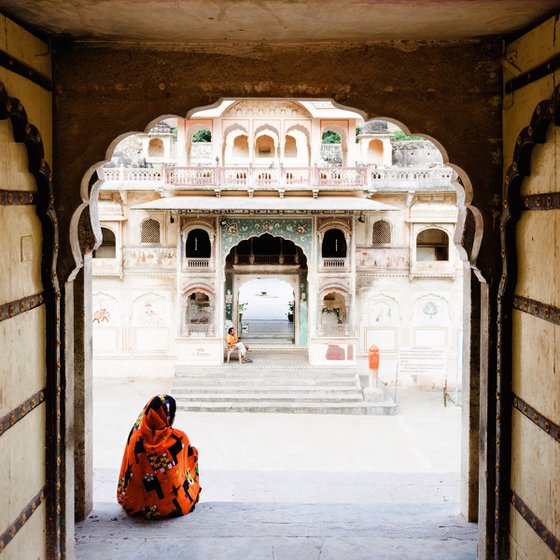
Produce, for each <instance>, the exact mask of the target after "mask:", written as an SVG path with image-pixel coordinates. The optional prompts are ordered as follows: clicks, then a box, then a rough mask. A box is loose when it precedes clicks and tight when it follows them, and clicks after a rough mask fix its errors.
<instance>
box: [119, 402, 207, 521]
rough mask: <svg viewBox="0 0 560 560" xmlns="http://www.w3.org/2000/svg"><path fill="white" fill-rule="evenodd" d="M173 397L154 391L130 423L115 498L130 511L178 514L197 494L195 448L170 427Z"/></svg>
mask: <svg viewBox="0 0 560 560" xmlns="http://www.w3.org/2000/svg"><path fill="white" fill-rule="evenodd" d="M175 409H176V404H175V399H174V398H173V397H171V396H170V395H157V396H156V397H154V398H153V399H152V400H151V401H150V402H149V403H148V404H147V405H146V406H145V407H144V410H143V411H142V413H141V414H140V416H139V417H138V420H137V421H136V423H135V424H134V426H133V427H132V430H131V431H130V434H129V436H128V440H127V442H126V447H125V450H124V456H123V460H122V466H121V472H120V475H119V483H118V488H117V500H118V502H119V504H121V506H122V507H123V509H124V510H125V511H126V513H128V514H129V515H143V516H144V517H146V519H157V518H160V517H179V516H181V515H186V514H187V513H190V512H191V511H193V510H194V506H195V505H196V503H197V502H198V499H199V496H200V483H199V478H198V451H197V450H196V448H195V447H193V446H192V445H191V444H190V442H189V438H188V437H187V435H186V434H185V433H184V432H182V431H181V430H176V429H174V428H172V427H171V426H172V425H173V420H174V419H175Z"/></svg>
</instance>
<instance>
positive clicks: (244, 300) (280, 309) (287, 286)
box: [225, 233, 308, 349]
mask: <svg viewBox="0 0 560 560" xmlns="http://www.w3.org/2000/svg"><path fill="white" fill-rule="evenodd" d="M225 279H226V286H225V294H226V309H225V311H226V316H225V325H226V328H227V327H228V326H234V327H236V330H237V332H238V333H239V334H240V336H241V337H242V338H243V339H244V340H245V342H248V343H249V345H250V346H252V347H254V348H261V349H266V348H294V349H295V348H300V349H307V332H308V325H307V321H308V313H307V257H306V256H305V253H304V252H303V250H302V249H301V247H299V246H298V245H296V244H295V243H294V242H293V241H291V240H289V239H285V238H284V237H282V236H274V235H271V234H270V233H263V234H262V235H259V236H251V237H248V238H247V239H243V240H241V241H239V243H237V245H234V246H233V247H232V249H231V251H230V252H229V254H228V256H227V258H226V262H225ZM228 294H231V295H228ZM228 297H230V298H231V304H230V305H228V303H227V302H228Z"/></svg>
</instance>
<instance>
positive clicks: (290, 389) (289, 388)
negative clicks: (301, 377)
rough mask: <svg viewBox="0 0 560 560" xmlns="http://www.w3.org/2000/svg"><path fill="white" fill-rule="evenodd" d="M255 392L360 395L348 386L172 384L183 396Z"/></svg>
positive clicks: (352, 387) (176, 391)
mask: <svg viewBox="0 0 560 560" xmlns="http://www.w3.org/2000/svg"><path fill="white" fill-rule="evenodd" d="M255 392H258V393H261V394H267V393H270V394H277V393H285V394H292V393H293V394H295V395H307V394H310V395H315V394H317V393H324V394H328V395H332V394H335V393H336V394H340V395H342V394H347V393H351V394H353V393H356V392H359V393H361V389H360V387H359V386H358V385H350V386H347V387H345V386H342V387H339V386H335V387H326V386H324V385H317V386H302V385H275V386H274V387H269V386H267V385H266V384H262V385H256V384H255V385H215V384H208V385H188V384H177V383H174V384H173V394H176V395H179V396H180V395H183V394H192V393H231V394H234V393H247V394H253V393H255Z"/></svg>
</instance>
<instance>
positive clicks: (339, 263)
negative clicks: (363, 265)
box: [321, 257, 348, 270]
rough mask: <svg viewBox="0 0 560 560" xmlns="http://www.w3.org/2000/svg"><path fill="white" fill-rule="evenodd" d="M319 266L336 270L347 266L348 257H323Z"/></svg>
mask: <svg viewBox="0 0 560 560" xmlns="http://www.w3.org/2000/svg"><path fill="white" fill-rule="evenodd" d="M321 268H328V269H336V270H341V269H344V268H348V259H347V258H340V257H337V258H325V259H322V262H321Z"/></svg>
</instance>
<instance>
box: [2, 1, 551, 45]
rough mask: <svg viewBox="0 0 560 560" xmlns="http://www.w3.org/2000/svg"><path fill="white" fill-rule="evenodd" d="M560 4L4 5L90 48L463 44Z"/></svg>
mask: <svg viewBox="0 0 560 560" xmlns="http://www.w3.org/2000/svg"><path fill="white" fill-rule="evenodd" d="M559 8H560V0H0V9H1V10H2V11H3V12H4V13H5V14H6V15H9V16H12V17H14V18H16V20H19V21H21V22H25V23H26V24H28V25H31V26H33V27H36V28H39V29H41V30H42V31H44V32H46V33H47V34H49V35H61V36H68V37H72V38H75V39H80V40H84V41H103V42H105V41H122V42H130V41H133V42H135V41H138V42H143V43H190V44H192V43H228V42H236V43H247V42H250V43H252V42H262V43H274V42H282V43H286V42H292V43H293V42H296V43H297V42H309V41H360V42H361V41H384V40H394V39H410V40H422V39H435V40H461V39H469V38H474V37H484V36H491V35H504V34H510V33H513V32H515V31H518V30H520V29H523V28H525V27H527V26H529V25H530V24H532V23H533V22H535V21H536V20H538V19H540V18H543V17H545V16H546V15H548V14H550V13H552V12H554V11H555V10H557V9H559Z"/></svg>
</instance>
